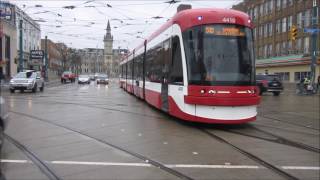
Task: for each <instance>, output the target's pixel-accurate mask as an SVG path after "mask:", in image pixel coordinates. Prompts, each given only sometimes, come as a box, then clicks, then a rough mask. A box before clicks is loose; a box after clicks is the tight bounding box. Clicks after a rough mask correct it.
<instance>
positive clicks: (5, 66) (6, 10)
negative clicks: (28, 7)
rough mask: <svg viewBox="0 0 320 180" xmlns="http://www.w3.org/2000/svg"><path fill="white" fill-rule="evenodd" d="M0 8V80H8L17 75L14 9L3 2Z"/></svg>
mask: <svg viewBox="0 0 320 180" xmlns="http://www.w3.org/2000/svg"><path fill="white" fill-rule="evenodd" d="M0 6H1V7H0V10H1V13H0V14H1V17H0V18H1V19H0V79H9V78H10V77H12V76H14V75H15V74H16V73H17V29H16V24H15V21H14V18H13V15H14V10H15V9H14V6H13V5H12V4H9V3H5V2H1V3H0ZM3 15H4V16H3Z"/></svg>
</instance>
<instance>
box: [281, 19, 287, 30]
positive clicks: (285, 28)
mask: <svg viewBox="0 0 320 180" xmlns="http://www.w3.org/2000/svg"><path fill="white" fill-rule="evenodd" d="M282 32H287V18H282Z"/></svg>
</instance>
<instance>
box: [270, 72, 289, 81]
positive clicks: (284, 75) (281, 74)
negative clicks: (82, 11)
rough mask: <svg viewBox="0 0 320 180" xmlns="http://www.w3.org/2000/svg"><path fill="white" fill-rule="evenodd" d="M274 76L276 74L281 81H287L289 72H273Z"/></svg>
mask: <svg viewBox="0 0 320 180" xmlns="http://www.w3.org/2000/svg"><path fill="white" fill-rule="evenodd" d="M274 74H277V75H278V76H279V78H280V80H281V81H289V78H290V72H275V73H274Z"/></svg>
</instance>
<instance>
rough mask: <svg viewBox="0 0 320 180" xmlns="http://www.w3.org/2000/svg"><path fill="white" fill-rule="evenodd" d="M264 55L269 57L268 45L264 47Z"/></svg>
mask: <svg viewBox="0 0 320 180" xmlns="http://www.w3.org/2000/svg"><path fill="white" fill-rule="evenodd" d="M263 57H268V45H264V48H263Z"/></svg>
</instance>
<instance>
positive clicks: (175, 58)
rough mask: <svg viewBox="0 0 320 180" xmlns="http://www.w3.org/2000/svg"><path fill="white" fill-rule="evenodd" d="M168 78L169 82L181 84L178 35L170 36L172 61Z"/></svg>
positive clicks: (181, 72)
mask: <svg viewBox="0 0 320 180" xmlns="http://www.w3.org/2000/svg"><path fill="white" fill-rule="evenodd" d="M169 80H170V83H171V84H180V85H182V84H183V71H182V58H181V46H180V41H179V37H178V36H175V37H173V38H172V61H171V71H170V75H169Z"/></svg>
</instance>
